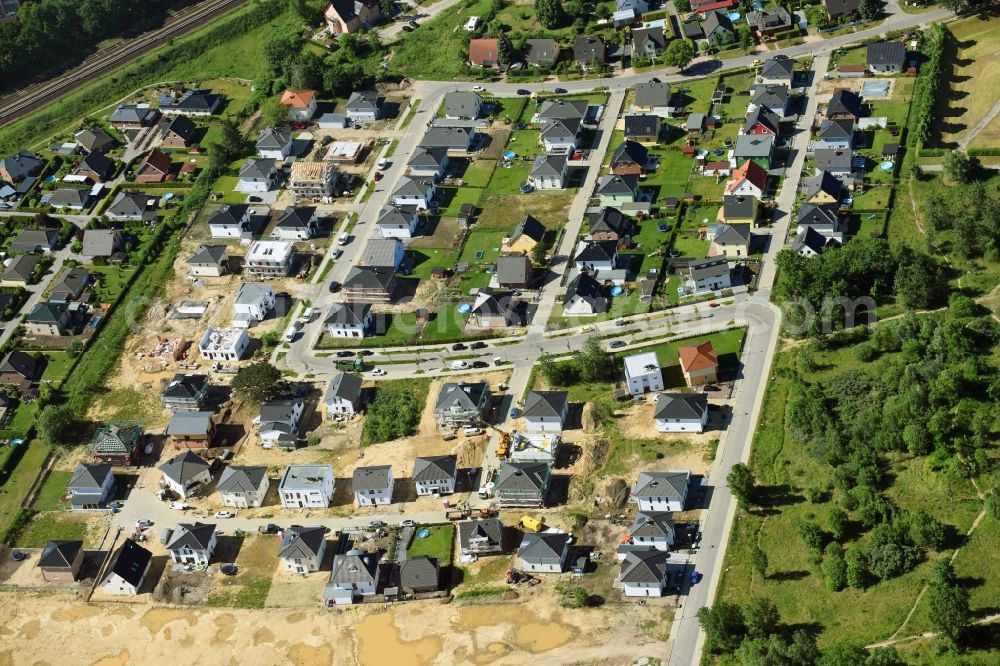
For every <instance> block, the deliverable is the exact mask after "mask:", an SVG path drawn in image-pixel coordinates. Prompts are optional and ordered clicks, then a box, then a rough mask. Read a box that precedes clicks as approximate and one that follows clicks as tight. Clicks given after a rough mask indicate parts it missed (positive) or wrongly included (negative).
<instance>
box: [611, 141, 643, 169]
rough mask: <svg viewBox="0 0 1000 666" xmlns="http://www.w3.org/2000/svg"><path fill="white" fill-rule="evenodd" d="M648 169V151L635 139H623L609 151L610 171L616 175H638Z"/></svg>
mask: <svg viewBox="0 0 1000 666" xmlns="http://www.w3.org/2000/svg"><path fill="white" fill-rule="evenodd" d="M648 170H649V151H648V150H646V147H645V146H643V145H642V144H640V143H636V142H635V141H628V140H625V141H623V142H622V143H620V144H619V145H618V147H617V148H615V149H614V151H613V152H612V153H611V173H613V174H615V175H616V176H639V175H643V174H645V173H646V172H647V171H648Z"/></svg>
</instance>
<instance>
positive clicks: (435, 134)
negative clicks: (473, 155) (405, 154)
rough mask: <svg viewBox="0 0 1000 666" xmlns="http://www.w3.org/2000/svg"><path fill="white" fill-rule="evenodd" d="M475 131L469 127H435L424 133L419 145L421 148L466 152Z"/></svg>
mask: <svg viewBox="0 0 1000 666" xmlns="http://www.w3.org/2000/svg"><path fill="white" fill-rule="evenodd" d="M475 133H476V131H475V130H474V129H473V128H471V127H442V126H438V125H435V126H434V127H431V128H429V129H428V130H427V132H426V133H424V138H423V139H421V141H420V145H421V147H423V148H446V149H452V150H466V149H467V148H468V147H469V146H470V145H471V144H472V137H473V135H474V134H475Z"/></svg>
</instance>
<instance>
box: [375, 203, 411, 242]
mask: <svg viewBox="0 0 1000 666" xmlns="http://www.w3.org/2000/svg"><path fill="white" fill-rule="evenodd" d="M419 223H420V218H418V217H417V208H416V207H415V206H395V205H393V204H389V205H387V206H385V208H383V209H382V212H380V213H379V216H378V219H377V220H376V221H375V228H376V230H377V231H378V234H379V236H380V237H381V238H398V239H402V240H409V239H411V238H413V236H414V235H415V234H416V231H417V225H418V224H419Z"/></svg>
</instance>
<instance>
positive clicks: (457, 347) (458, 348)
mask: <svg viewBox="0 0 1000 666" xmlns="http://www.w3.org/2000/svg"><path fill="white" fill-rule="evenodd" d="M465 348H466V347H465V345H463V344H462V343H461V342H456V343H455V344H453V345H452V346H451V350H452V351H462V350H463V349H465Z"/></svg>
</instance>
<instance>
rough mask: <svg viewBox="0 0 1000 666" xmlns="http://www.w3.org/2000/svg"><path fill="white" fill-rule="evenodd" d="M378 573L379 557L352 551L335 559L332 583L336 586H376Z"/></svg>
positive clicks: (331, 574) (373, 554)
mask: <svg viewBox="0 0 1000 666" xmlns="http://www.w3.org/2000/svg"><path fill="white" fill-rule="evenodd" d="M377 571H378V555H376V554H375V553H362V552H361V551H360V550H357V549H353V548H352V549H351V550H349V551H347V552H346V553H344V554H343V555H336V556H335V557H334V558H333V570H332V571H331V572H330V582H331V583H333V584H334V585H358V584H361V585H374V584H375V583H376V582H377V580H376V573H377Z"/></svg>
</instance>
